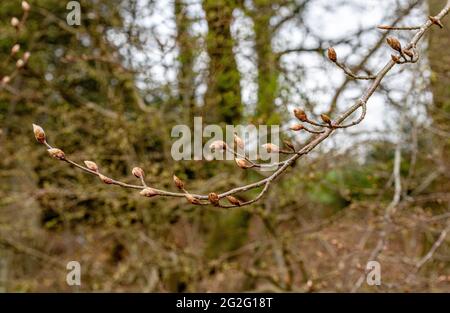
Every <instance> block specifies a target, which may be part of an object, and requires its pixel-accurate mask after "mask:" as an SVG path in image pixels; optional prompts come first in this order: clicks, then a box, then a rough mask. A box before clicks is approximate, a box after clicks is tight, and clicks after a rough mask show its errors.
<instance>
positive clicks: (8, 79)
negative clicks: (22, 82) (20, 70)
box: [2, 76, 11, 85]
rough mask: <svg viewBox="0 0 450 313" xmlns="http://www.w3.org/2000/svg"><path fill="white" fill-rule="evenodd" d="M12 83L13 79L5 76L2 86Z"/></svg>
mask: <svg viewBox="0 0 450 313" xmlns="http://www.w3.org/2000/svg"><path fill="white" fill-rule="evenodd" d="M10 81H11V77H9V76H4V77H3V78H2V84H5V85H6V84H8V83H9V82H10Z"/></svg>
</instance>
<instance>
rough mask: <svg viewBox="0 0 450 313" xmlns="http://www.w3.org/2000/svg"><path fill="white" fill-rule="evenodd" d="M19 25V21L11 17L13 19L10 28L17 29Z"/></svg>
mask: <svg viewBox="0 0 450 313" xmlns="http://www.w3.org/2000/svg"><path fill="white" fill-rule="evenodd" d="M19 24H20V21H19V19H18V18H17V17H13V18H12V19H11V26H12V27H18V26H19Z"/></svg>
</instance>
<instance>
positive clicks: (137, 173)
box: [131, 167, 144, 178]
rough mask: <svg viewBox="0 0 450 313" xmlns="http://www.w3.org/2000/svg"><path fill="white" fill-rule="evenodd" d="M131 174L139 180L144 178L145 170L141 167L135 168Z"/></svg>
mask: <svg viewBox="0 0 450 313" xmlns="http://www.w3.org/2000/svg"><path fill="white" fill-rule="evenodd" d="M131 173H133V175H134V176H136V177H137V178H144V170H143V169H142V168H140V167H133V169H132V170H131Z"/></svg>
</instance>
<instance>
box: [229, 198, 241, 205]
mask: <svg viewBox="0 0 450 313" xmlns="http://www.w3.org/2000/svg"><path fill="white" fill-rule="evenodd" d="M227 200H228V201H229V202H230V203H231V204H232V205H237V206H240V205H241V201H239V200H238V199H236V198H235V197H233V196H227Z"/></svg>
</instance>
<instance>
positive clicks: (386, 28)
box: [378, 25, 392, 30]
mask: <svg viewBox="0 0 450 313" xmlns="http://www.w3.org/2000/svg"><path fill="white" fill-rule="evenodd" d="M378 28H379V29H384V30H389V29H392V26H389V25H379V26H378Z"/></svg>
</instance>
